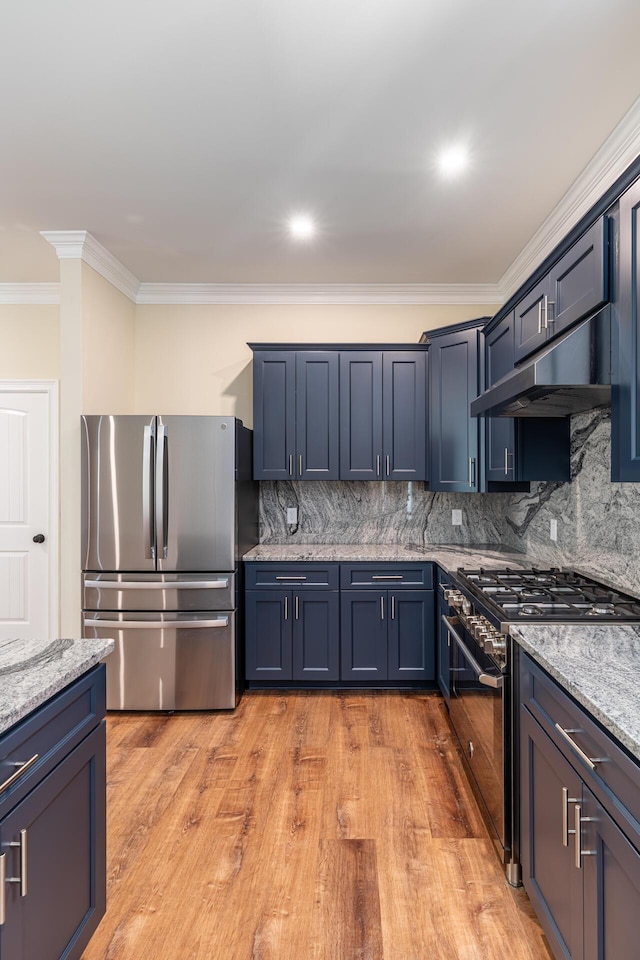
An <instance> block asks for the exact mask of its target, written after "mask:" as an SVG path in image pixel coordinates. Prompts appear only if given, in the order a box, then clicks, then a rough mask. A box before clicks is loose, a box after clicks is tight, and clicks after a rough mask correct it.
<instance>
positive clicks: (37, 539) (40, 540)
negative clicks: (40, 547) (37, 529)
mask: <svg viewBox="0 0 640 960" xmlns="http://www.w3.org/2000/svg"><path fill="white" fill-rule="evenodd" d="M33 542H34V543H44V533H36V535H35V537H34V538H33Z"/></svg>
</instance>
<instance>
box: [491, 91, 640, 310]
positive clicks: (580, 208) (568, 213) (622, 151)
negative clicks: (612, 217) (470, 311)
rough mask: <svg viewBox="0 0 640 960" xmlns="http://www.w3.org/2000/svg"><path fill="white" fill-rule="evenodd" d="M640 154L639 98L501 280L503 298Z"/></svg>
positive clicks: (512, 291)
mask: <svg viewBox="0 0 640 960" xmlns="http://www.w3.org/2000/svg"><path fill="white" fill-rule="evenodd" d="M639 154H640V98H638V99H637V100H636V101H635V103H634V104H633V106H632V107H631V108H630V110H629V111H628V112H627V113H626V114H625V116H624V117H623V118H622V120H621V121H620V123H619V124H618V126H617V127H616V128H615V130H614V131H613V132H612V133H611V135H610V136H609V137H608V138H607V139H606V140H605V142H604V143H603V145H602V146H601V147H600V149H599V150H598V151H597V153H596V154H595V155H594V156H593V158H592V159H591V160H590V161H589V163H588V164H587V166H586V167H585V168H584V170H583V171H582V173H581V174H580V175H579V176H578V178H577V180H575V181H574V183H573V184H572V185H571V187H570V188H569V189H568V190H567V192H566V193H565V195H564V196H563V198H562V199H561V200H560V202H559V203H558V204H557V206H556V207H555V208H554V209H553V210H552V211H551V213H550V214H549V216H548V217H547V219H546V220H545V221H544V223H543V224H542V226H541V227H540V228H539V229H538V230H537V231H536V233H534V235H533V237H532V238H531V240H530V241H529V242H528V243H527V245H526V246H525V247H524V249H523V250H522V251H521V252H520V253H519V254H518V256H517V257H516V259H515V260H514V261H513V263H512V264H511V266H510V267H508V269H507V270H506V271H505V273H504V274H503V276H502V277H501V278H500V280H499V281H498V284H497V286H498V289H499V290H500V292H501V294H502V301H503V302H505V301H506V300H508V299H509V297H510V296H511V294H512V293H515V291H516V290H517V289H518V287H520V286H521V285H522V284H523V283H524V282H525V280H526V279H527V278H528V277H530V276H531V274H532V273H533V271H534V270H535V269H536V267H537V266H539V265H540V263H542V261H543V260H544V258H545V257H546V256H548V255H549V254H550V253H551V251H552V250H553V249H554V247H556V246H557V245H558V244H559V243H560V241H561V240H562V238H563V237H564V236H565V235H566V234H567V233H568V232H569V230H570V229H571V228H572V227H574V226H575V225H576V223H577V222H578V221H579V220H580V218H581V217H583V216H584V215H585V214H586V213H587V212H588V211H589V209H590V208H591V207H592V206H593V205H594V204H595V203H596V202H597V201H598V200H599V199H600V197H601V196H602V195H603V194H604V193H606V191H607V190H608V189H609V187H611V186H613V184H614V183H615V182H616V180H617V179H618V177H620V176H621V175H622V174H623V173H624V171H625V170H626V168H627V167H628V166H629V165H630V164H631V163H632V162H633V161H634V160H635V159H636V157H637V156H638V155H639Z"/></svg>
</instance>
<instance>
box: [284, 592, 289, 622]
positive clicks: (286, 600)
mask: <svg viewBox="0 0 640 960" xmlns="http://www.w3.org/2000/svg"><path fill="white" fill-rule="evenodd" d="M284 618H285V620H288V619H289V597H288V596H285V598H284Z"/></svg>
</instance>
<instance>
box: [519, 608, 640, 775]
mask: <svg viewBox="0 0 640 960" xmlns="http://www.w3.org/2000/svg"><path fill="white" fill-rule="evenodd" d="M511 634H512V636H513V637H514V638H515V639H516V640H517V641H518V643H519V644H520V646H521V647H522V649H523V650H525V651H526V652H527V653H528V654H530V655H531V657H533V659H534V660H535V661H536V662H537V663H539V664H540V666H541V667H544V669H545V670H546V671H547V672H548V673H550V674H551V676H552V677H554V678H555V679H556V680H557V681H558V683H559V684H560V685H561V686H562V687H564V689H565V690H567V691H568V692H569V693H570V694H571V695H572V696H573V697H574V698H575V699H576V700H577V701H578V703H580V704H582V706H583V707H584V708H585V709H586V710H587V711H588V712H589V713H590V714H591V715H592V716H593V717H595V718H596V720H598V721H599V722H600V723H601V724H602V726H603V727H604V728H605V729H606V730H608V731H609V732H610V733H611V734H613V736H614V737H615V738H616V739H617V740H618V741H619V742H620V743H621V744H623V746H625V747H626V748H627V750H628V751H629V752H630V753H631V754H632V755H633V756H634V757H635V758H636V759H637V760H639V761H640V697H639V696H638V669H639V667H640V625H636V624H618V625H609V624H585V623H580V624H577V623H573V624H522V625H520V626H517V627H516V626H513V627H512V628H511Z"/></svg>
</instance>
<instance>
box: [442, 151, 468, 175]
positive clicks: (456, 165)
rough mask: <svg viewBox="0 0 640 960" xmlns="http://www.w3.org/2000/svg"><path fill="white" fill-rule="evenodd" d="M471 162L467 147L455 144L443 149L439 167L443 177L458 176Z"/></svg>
mask: <svg viewBox="0 0 640 960" xmlns="http://www.w3.org/2000/svg"><path fill="white" fill-rule="evenodd" d="M468 164H469V151H468V150H467V148H466V147H463V146H460V145H454V146H452V147H447V149H446V150H443V151H442V152H441V153H440V155H439V157H438V169H439V170H440V173H441V174H442V175H443V177H457V176H459V174H461V173H462V172H463V171H464V170H465V169H466V168H467V166H468Z"/></svg>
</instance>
